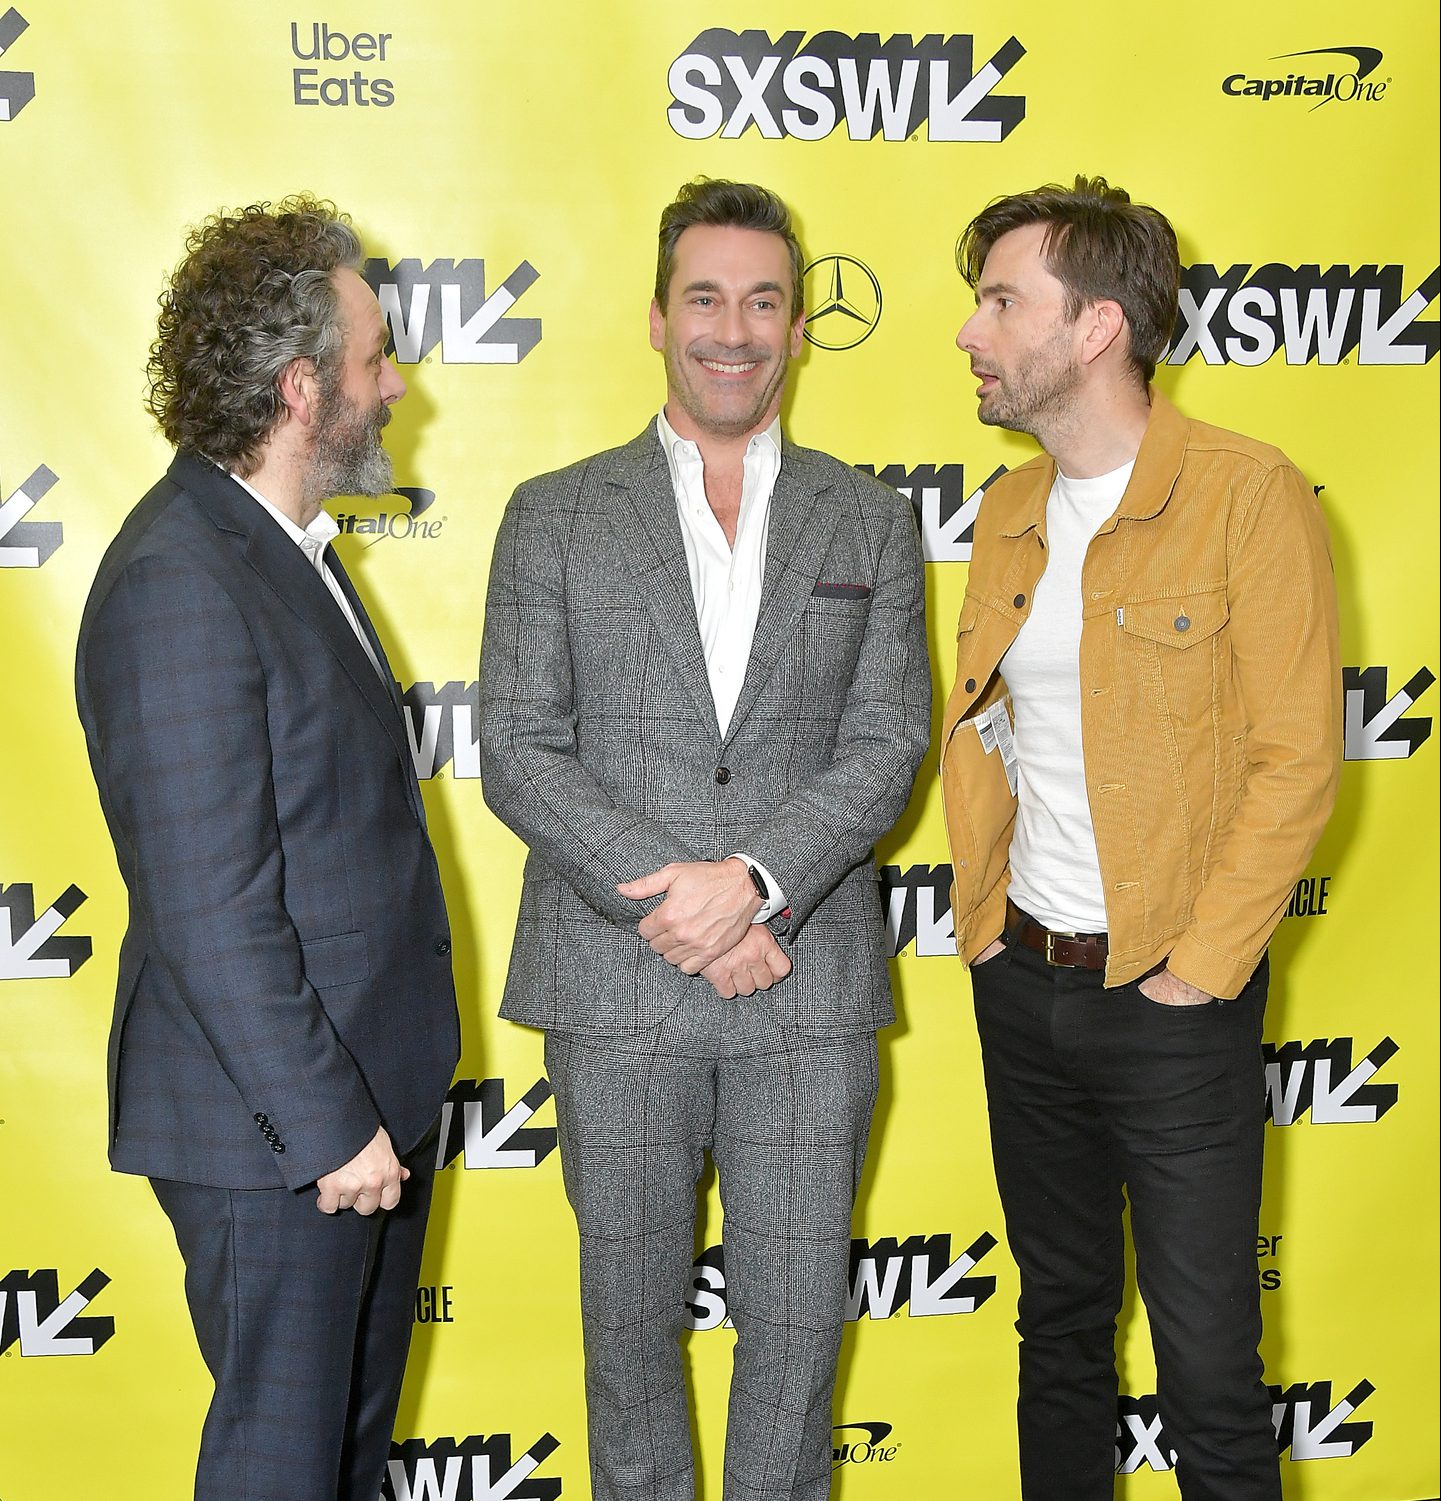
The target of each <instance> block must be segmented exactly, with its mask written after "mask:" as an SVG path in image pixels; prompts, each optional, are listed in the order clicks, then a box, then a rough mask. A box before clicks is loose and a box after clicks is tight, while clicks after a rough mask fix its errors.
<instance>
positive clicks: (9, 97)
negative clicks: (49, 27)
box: [0, 6, 35, 123]
mask: <svg viewBox="0 0 1441 1501" xmlns="http://www.w3.org/2000/svg"><path fill="white" fill-rule="evenodd" d="M29 25H30V23H29V22H28V21H27V20H26V19H25V17H24V16H22V15H21V14H20V12H19V11H18V10H16V9H15V8H14V7H13V6H12V7H11V8H10V9H9V10H7V11H6V12H5V14H4V15H3V16H0V57H4V56H5V54H6V53H7V52H8V51H9V50H10V48H11V46H12V45H13V44H14V42H15V39H16V37H18V36H19V35H20V34H21V32H23V31H25V30H26V29H27V27H28V26H29ZM34 97H35V75H34V74H33V73H4V72H0V123H3V122H4V121H6V120H13V119H14V118H15V116H16V115H18V114H19V113H20V111H21V110H22V109H24V108H25V106H26V105H27V104H29V103H30V101H31V100H32V99H33V98H34Z"/></svg>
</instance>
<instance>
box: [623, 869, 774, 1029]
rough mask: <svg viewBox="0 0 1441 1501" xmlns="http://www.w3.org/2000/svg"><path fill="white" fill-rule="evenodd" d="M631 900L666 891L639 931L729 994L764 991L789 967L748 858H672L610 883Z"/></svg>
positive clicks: (670, 959) (664, 954)
mask: <svg viewBox="0 0 1441 1501" xmlns="http://www.w3.org/2000/svg"><path fill="white" fill-rule="evenodd" d="M615 889H616V890H617V891H618V892H619V893H620V894H621V895H622V896H623V897H625V898H627V899H628V900H629V901H633V902H639V901H644V900H645V899H646V898H647V897H653V896H662V895H663V896H664V897H665V900H664V901H663V902H661V904H660V905H659V906H658V907H656V908H655V909H654V910H652V911H650V912H648V913H647V914H646V915H645V916H644V917H643V918H642V919H641V920H640V923H639V924H638V926H637V929H636V931H637V932H638V933H639V934H640V936H641V937H642V938H644V939H645V940H646V942H647V943H649V944H650V946H651V948H652V949H653V950H654V951H655V952H656V953H657V954H659V955H660V956H661V958H662V959H664V960H665V961H666V963H667V964H673V965H674V966H675V967H676V968H677V969H678V970H680V971H681V973H682V974H687V975H700V976H701V977H702V978H703V979H706V980H708V981H709V982H710V983H711V985H712V986H713V987H714V988H715V990H716V993H717V994H718V995H721V996H723V997H725V999H726V1000H730V999H731V998H732V997H733V996H737V995H754V994H755V992H756V991H757V990H769V989H770V988H771V986H772V985H774V984H775V983H776V981H777V980H784V979H785V977H786V976H787V975H788V974H790V972H791V961H790V960H789V959H788V958H787V957H786V955H785V951H784V950H783V949H782V948H781V946H780V944H778V943H777V942H776V940H775V936H774V935H773V934H772V933H771V931H770V929H769V928H768V927H766V925H765V924H764V923H752V921H751V919H752V918H753V917H754V916H755V915H756V913H757V912H759V911H760V907H761V900H760V897H759V896H757V895H756V889H755V886H754V885H753V884H752V882H751V878H750V872H749V871H748V870H747V869H746V865H745V862H744V861H743V860H738V859H736V858H735V857H734V856H732V857H731V858H730V859H728V860H693V861H685V862H672V863H671V864H670V865H662V866H661V868H660V869H659V870H655V871H652V872H651V873H650V874H649V875H648V876H641V877H640V878H639V879H638V880H635V881H623V882H622V883H621V884H620V885H619V886H617V887H616V888H615Z"/></svg>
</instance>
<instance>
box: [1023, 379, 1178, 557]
mask: <svg viewBox="0 0 1441 1501" xmlns="http://www.w3.org/2000/svg"><path fill="white" fill-rule="evenodd" d="M1150 390H1151V415H1150V417H1149V418H1148V419H1147V421H1146V431H1145V433H1144V434H1143V435H1142V438H1141V447H1140V449H1139V451H1138V452H1137V454H1136V462H1135V466H1134V467H1133V468H1132V470H1131V478H1130V480H1129V481H1128V482H1127V484H1126V493H1125V494H1124V495H1123V496H1122V497H1121V503H1120V505H1119V506H1118V507H1117V508H1116V514H1115V515H1114V516H1113V517H1112V518H1111V519H1110V520H1109V521H1108V522H1107V523H1106V525H1105V526H1103V527H1102V528H1101V531H1102V532H1107V531H1111V530H1112V529H1113V528H1114V527H1115V525H1116V522H1118V521H1121V520H1132V521H1148V520H1149V519H1150V518H1151V517H1152V516H1157V515H1159V514H1160V513H1161V512H1162V511H1163V510H1164V509H1165V507H1166V502H1167V501H1168V500H1170V498H1171V491H1172V489H1173V488H1174V486H1175V483H1176V478H1177V476H1178V475H1179V474H1180V472H1181V462H1182V460H1183V459H1184V457H1185V454H1186V436H1187V433H1188V431H1189V424H1188V423H1187V421H1186V419H1185V418H1184V417H1183V416H1182V415H1181V414H1180V412H1178V411H1177V410H1176V408H1175V407H1174V406H1172V404H1171V403H1170V401H1169V400H1167V398H1166V397H1165V396H1164V395H1163V394H1162V393H1161V391H1160V390H1159V389H1158V388H1157V387H1155V386H1152V387H1151V388H1150ZM1015 473H1016V474H1017V476H1021V475H1024V476H1025V477H1026V486H1025V488H1024V489H1020V487H1019V486H1017V487H1016V488H1017V490H1018V491H1019V493H1018V494H1014V495H1013V496H1012V498H1011V499H1010V501H1009V512H1010V514H1009V516H1008V517H1007V520H1006V522H1005V524H1004V525H1003V526H1002V527H1001V535H1002V536H1003V537H1020V536H1023V535H1024V534H1025V533H1026V532H1028V531H1032V530H1041V531H1042V532H1044V523H1045V517H1046V501H1047V499H1048V498H1049V496H1050V493H1051V486H1052V484H1053V483H1054V482H1055V478H1056V461H1055V460H1054V459H1053V458H1051V456H1050V455H1049V454H1040V455H1038V456H1037V457H1036V458H1034V459H1032V460H1031V461H1030V462H1029V463H1027V464H1023V465H1022V466H1021V467H1020V468H1019V469H1017V470H1016V471H1015Z"/></svg>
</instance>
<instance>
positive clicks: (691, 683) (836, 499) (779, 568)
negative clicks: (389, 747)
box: [480, 423, 931, 1033]
mask: <svg viewBox="0 0 1441 1501" xmlns="http://www.w3.org/2000/svg"><path fill="white" fill-rule="evenodd" d="M480 678H481V684H480V704H481V771H482V779H483V786H484V790H485V798H486V801H487V802H488V803H489V805H490V807H491V808H492V809H493V810H494V811H495V813H496V814H497V815H498V816H499V817H500V818H501V819H502V820H503V821H504V822H505V823H507V824H508V825H509V826H510V827H511V828H512V829H514V830H515V832H516V833H517V834H519V836H520V837H521V838H522V839H523V840H524V841H525V843H526V844H527V845H528V846H529V847H530V856H529V859H528V861H527V863H526V869H525V880H524V885H523V888H522V892H521V899H520V913H519V917H518V920H517V924H516V933H515V941H514V945H513V947H512V951H511V959H510V971H509V975H508V978H507V981H506V987H505V996H504V1001H503V1004H502V1008H501V1014H502V1015H503V1016H506V1017H509V1018H511V1019H512V1020H514V1021H519V1022H525V1023H528V1024H530V1025H532V1026H539V1027H548V1028H555V1029H559V1030H564V1031H574V1032H585V1033H607V1032H609V1033H623V1032H635V1031H639V1030H640V1029H642V1028H645V1027H649V1026H651V1025H654V1024H655V1023H656V1022H658V1021H660V1020H661V1019H662V1018H663V1017H664V1016H665V1015H667V1014H668V1013H669V1012H670V1011H672V1010H674V1008H675V1007H676V1006H677V1005H678V1004H680V1003H681V1002H682V1001H683V1000H684V999H685V997H686V995H687V994H689V993H691V987H694V986H697V985H705V984H707V983H708V982H706V981H705V980H702V979H699V978H698V977H694V976H688V975H685V974H682V973H681V972H680V971H679V970H677V969H675V968H674V967H673V966H671V965H670V964H667V963H666V962H665V960H664V959H662V958H660V957H659V956H657V955H656V954H654V953H653V952H652V951H651V950H650V948H649V947H648V946H647V945H646V943H645V942H644V941H643V940H642V939H641V938H640V937H639V935H638V934H637V933H636V930H635V929H636V923H637V922H638V921H639V919H640V917H641V916H642V915H643V914H644V911H645V910H646V908H648V907H649V906H651V905H654V903H646V904H639V903H636V902H631V901H627V900H626V899H625V898H623V897H621V896H620V895H618V894H617V892H616V889H615V888H616V885H617V883H619V882H622V881H627V880H631V879H633V878H635V877H637V876H640V875H644V874H646V873H647V872H649V871H653V870H655V869H657V868H659V867H660V866H662V865H664V864H666V863H667V862H668V861H673V860H680V861H688V860H714V859H723V858H724V857H725V856H727V855H730V854H732V853H734V852H735V851H737V850H741V851H744V852H745V853H746V854H748V855H749V856H751V857H752V858H753V859H755V860H758V861H760V863H761V864H763V865H764V866H766V868H767V869H768V870H770V871H771V873H772V874H773V875H774V876H775V878H776V879H777V881H779V882H780V884H781V887H782V889H783V890H784V892H785V895H786V898H787V900H788V901H789V903H790V916H789V918H788V919H787V918H777V919H773V922H772V925H773V927H774V928H775V930H776V931H777V933H778V934H779V935H780V936H781V937H782V939H783V941H784V942H785V943H786V944H787V945H788V947H789V949H790V951H791V956H792V960H793V964H794V968H793V970H792V972H791V974H790V975H789V976H788V977H787V978H786V979H785V980H783V981H781V982H780V984H779V985H777V986H776V987H775V988H774V989H773V990H771V991H770V992H768V995H769V997H770V998H771V999H772V1002H773V1004H774V1005H775V1006H777V1007H778V1008H779V1012H778V1014H779V1016H780V1019H781V1020H782V1022H783V1023H784V1025H786V1026H788V1027H792V1028H795V1029H799V1030H802V1031H809V1032H818V1033H835V1032H853V1031H861V1030H869V1029H872V1028H875V1027H878V1026H882V1025H884V1024H885V1023H887V1022H889V1021H891V1020H892V1019H893V1015H894V1013H893V1009H892V1002H891V993H890V983H889V974H888V970H887V964H886V951H885V939H884V927H883V923H882V919H881V908H880V900H879V892H878V888H877V876H876V870H875V865H874V862H873V861H872V858H871V847H872V845H873V844H874V843H875V841H876V839H877V838H878V837H879V836H880V835H881V834H882V833H884V832H885V831H886V830H887V829H889V828H890V826H891V825H892V824H893V823H894V822H895V820H896V819H897V818H898V817H899V816H900V814H901V811H902V809H903V808H904V807H905V805H906V801H907V799H908V798H909V796H910V791H911V785H912V782H913V781H914V778H915V774H916V770H917V768H918V766H919V765H920V762H921V758H922V756H923V754H924V753H925V749H926V745H927V741H928V737H929V733H930V693H931V678H930V665H929V661H928V657H927V650H926V631H925V575H924V568H923V564H922V559H921V549H920V541H919V538H918V536H917V533H916V525H915V518H914V515H913V513H912V510H911V507H910V506H909V505H908V504H907V502H906V501H905V500H904V499H903V498H902V497H901V496H899V495H897V494H896V492H895V491H894V490H891V489H889V488H887V487H886V486H884V485H882V484H880V483H878V482H877V481H876V480H874V479H872V478H870V477H869V476H867V475H863V474H859V473H857V472H856V471H855V470H853V469H850V468H848V467H847V466H845V465H844V464H841V463H839V462H837V461H836V460H835V459H832V458H829V457H827V456H826V455H825V454H821V453H817V452H814V451H812V450H810V449H805V448H798V447H796V446H795V445H794V444H791V443H789V442H786V443H785V444H784V447H783V456H782V462H781V469H780V474H779V477H778V478H777V480H776V484H775V490H774V492H773V495H772V500H771V512H770V529H769V534H768V539H767V546H766V565H765V574H764V578H763V583H762V594H761V605H760V615H759V619H758V620H757V623H756V631H755V639H754V643H753V645H752V648H751V655H750V661H749V664H748V666H747V669H746V676H745V680H744V684H743V686H742V689H741V694H740V698H739V700H738V702H737V704H736V707H735V712H734V714H733V716H732V719H731V723H730V726H729V729H728V730H727V732H726V733H725V734H724V735H722V734H721V732H720V729H719V726H718V723H717V720H716V713H715V705H714V702H713V700H712V698H711V692H710V685H709V682H708V680H707V677H706V667H705V654H704V650H703V648H702V645H701V638H700V631H699V628H698V626H697V623H696V612H695V603H694V598H693V595H692V592H691V584H690V575H689V573H688V571H687V566H686V558H685V547H684V542H683V540H682V537H681V531H680V522H679V519H678V517H677V514H676V502H675V495H674V492H673V490H672V486H671V481H670V474H669V471H668V468H667V465H666V461H665V455H664V453H663V452H662V450H661V446H660V442H659V439H658V437H657V435H656V430H655V425H654V423H652V424H651V425H650V426H649V427H647V429H646V430H645V431H644V432H643V433H642V434H641V436H640V437H638V438H637V439H635V441H634V442H632V443H629V444H627V445H626V446H625V447H623V448H618V449H613V450H611V451H609V452H607V453H602V454H599V455H597V456H596V457H594V458H591V459H588V460H586V461H584V462H582V463H579V464H576V465H573V466H572V467H570V468H568V469H563V470H561V471H559V472H558V473H555V474H549V475H545V476H542V477H541V478H539V479H535V480H531V481H529V482H528V483H526V484H523V485H522V486H521V487H520V488H519V489H518V490H517V491H516V492H515V495H514V496H513V497H512V499H511V501H510V504H509V506H508V508H507V510H506V513H505V517H504V520H503V521H502V523H501V527H500V532H499V535H498V537H497V540H496V549H495V558H494V563H493V566H492V571H491V578H490V592H489V595H488V597H487V601H486V614H485V635H484V643H483V648H482V654H481V670H480Z"/></svg>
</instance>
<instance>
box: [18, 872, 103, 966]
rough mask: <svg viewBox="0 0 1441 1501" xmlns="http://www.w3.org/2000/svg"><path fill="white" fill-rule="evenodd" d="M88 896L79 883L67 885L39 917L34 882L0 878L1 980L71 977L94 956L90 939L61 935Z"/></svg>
mask: <svg viewBox="0 0 1441 1501" xmlns="http://www.w3.org/2000/svg"><path fill="white" fill-rule="evenodd" d="M84 900H85V893H84V892H83V891H81V889H80V888H79V887H78V886H67V887H66V888H65V890H64V891H62V892H61V893H60V895H59V896H57V897H56V898H55V900H54V901H53V902H51V904H50V905H49V906H48V907H47V908H46V909H45V910H44V911H43V912H42V913H41V914H40V915H39V917H36V915H35V888H34V887H33V886H32V885H30V884H29V883H28V882H25V881H17V882H16V883H15V884H14V885H11V886H6V885H5V884H4V883H3V882H0V980H68V979H69V978H70V976H71V975H73V974H74V973H75V971H76V970H77V969H79V968H80V966H81V965H82V964H84V963H85V961H86V960H87V959H88V958H89V957H90V954H91V945H90V940H89V939H88V938H84V937H81V936H79V935H78V934H77V935H74V936H66V937H64V938H61V937H58V936H57V935H58V934H59V932H60V929H61V927H63V926H64V923H65V920H66V919H67V918H68V917H70V916H71V914H72V913H74V911H75V909H76V908H77V907H79V905H80V904H81V902H83V901H84Z"/></svg>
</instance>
